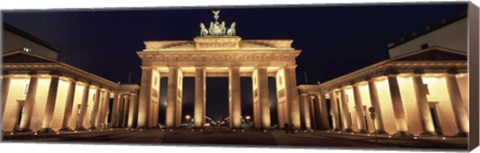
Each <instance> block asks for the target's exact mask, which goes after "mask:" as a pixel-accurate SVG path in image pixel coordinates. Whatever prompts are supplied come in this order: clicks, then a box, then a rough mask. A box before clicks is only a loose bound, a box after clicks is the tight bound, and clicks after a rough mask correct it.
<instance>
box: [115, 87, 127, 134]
mask: <svg viewBox="0 0 480 153" xmlns="http://www.w3.org/2000/svg"><path fill="white" fill-rule="evenodd" d="M119 96H120V97H119V101H118V102H119V103H118V104H119V106H118V121H117V125H118V127H124V126H123V118H125V117H124V115H125V104H126V103H127V101H126V100H125V95H124V94H120V95H119Z"/></svg>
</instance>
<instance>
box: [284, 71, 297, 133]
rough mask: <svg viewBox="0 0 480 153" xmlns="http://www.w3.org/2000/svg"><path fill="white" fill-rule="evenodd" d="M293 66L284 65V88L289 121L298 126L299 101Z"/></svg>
mask: <svg viewBox="0 0 480 153" xmlns="http://www.w3.org/2000/svg"><path fill="white" fill-rule="evenodd" d="M295 68H296V65H295V66H293V65H292V66H286V67H285V90H286V92H287V104H288V105H287V107H288V112H287V113H288V114H289V115H288V116H289V120H290V123H291V124H293V125H294V126H295V127H300V103H299V98H298V97H299V96H298V89H297V76H296V72H295Z"/></svg>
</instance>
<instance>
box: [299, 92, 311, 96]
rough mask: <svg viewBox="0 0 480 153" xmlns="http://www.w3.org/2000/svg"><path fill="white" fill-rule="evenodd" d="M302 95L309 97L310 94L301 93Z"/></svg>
mask: <svg viewBox="0 0 480 153" xmlns="http://www.w3.org/2000/svg"><path fill="white" fill-rule="evenodd" d="M300 95H302V96H308V95H309V94H308V93H301V94H300Z"/></svg>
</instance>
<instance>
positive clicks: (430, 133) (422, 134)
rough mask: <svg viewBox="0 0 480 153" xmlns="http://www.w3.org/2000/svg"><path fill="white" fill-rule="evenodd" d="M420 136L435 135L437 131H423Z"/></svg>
mask: <svg viewBox="0 0 480 153" xmlns="http://www.w3.org/2000/svg"><path fill="white" fill-rule="evenodd" d="M420 135H421V136H435V135H437V133H435V132H423V133H420Z"/></svg>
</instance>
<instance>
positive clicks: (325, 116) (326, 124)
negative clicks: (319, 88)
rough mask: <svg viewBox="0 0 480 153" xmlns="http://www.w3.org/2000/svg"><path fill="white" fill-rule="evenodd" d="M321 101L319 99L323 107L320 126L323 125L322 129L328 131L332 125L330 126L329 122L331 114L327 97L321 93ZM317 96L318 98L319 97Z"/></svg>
mask: <svg viewBox="0 0 480 153" xmlns="http://www.w3.org/2000/svg"><path fill="white" fill-rule="evenodd" d="M318 96H320V99H319V105H320V107H321V109H320V110H321V111H320V113H321V114H320V118H321V119H320V124H321V129H322V130H328V129H330V128H331V127H330V125H329V122H328V114H330V113H329V112H328V109H327V98H326V97H325V94H324V93H320V95H318ZM318 96H317V97H318Z"/></svg>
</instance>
